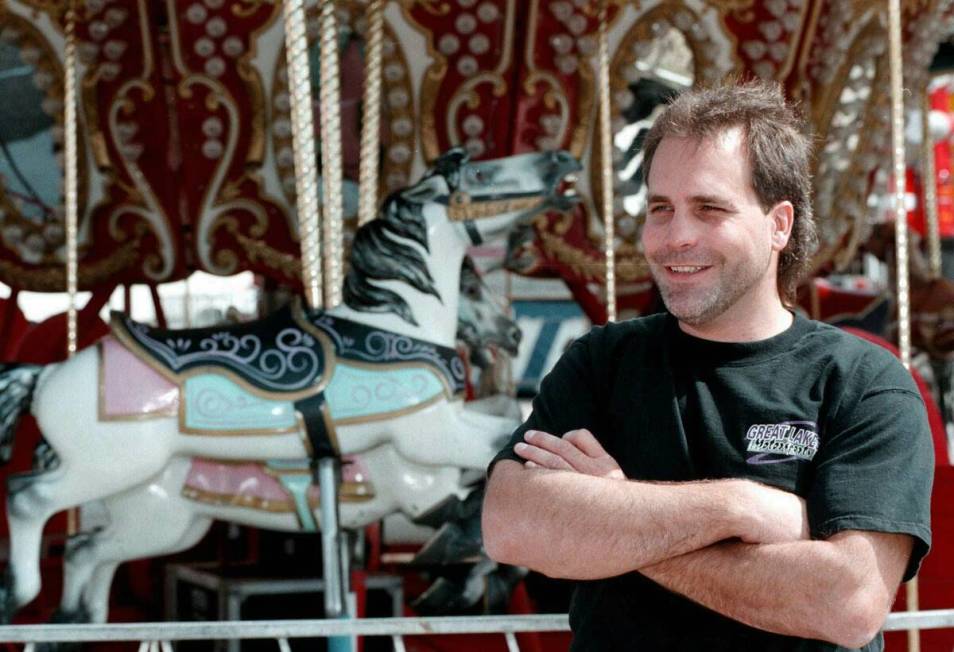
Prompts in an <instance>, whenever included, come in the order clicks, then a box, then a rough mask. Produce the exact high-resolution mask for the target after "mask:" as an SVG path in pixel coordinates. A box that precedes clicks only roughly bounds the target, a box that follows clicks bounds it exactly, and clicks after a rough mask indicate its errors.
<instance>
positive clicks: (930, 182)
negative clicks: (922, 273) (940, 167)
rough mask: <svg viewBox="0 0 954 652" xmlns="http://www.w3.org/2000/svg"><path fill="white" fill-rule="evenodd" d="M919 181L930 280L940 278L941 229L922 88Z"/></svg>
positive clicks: (926, 98) (927, 101) (928, 110)
mask: <svg viewBox="0 0 954 652" xmlns="http://www.w3.org/2000/svg"><path fill="white" fill-rule="evenodd" d="M921 113H922V115H923V120H922V121H921V126H922V132H921V180H922V185H923V186H924V220H925V223H926V224H925V228H926V230H927V246H928V264H929V266H930V270H931V278H940V277H941V230H940V229H941V227H940V224H939V223H938V218H937V170H936V169H935V162H934V138H933V137H932V136H931V126H930V120H929V119H928V118H929V116H930V115H931V95H930V93H929V92H928V87H925V88H924V98H923V106H922V109H921Z"/></svg>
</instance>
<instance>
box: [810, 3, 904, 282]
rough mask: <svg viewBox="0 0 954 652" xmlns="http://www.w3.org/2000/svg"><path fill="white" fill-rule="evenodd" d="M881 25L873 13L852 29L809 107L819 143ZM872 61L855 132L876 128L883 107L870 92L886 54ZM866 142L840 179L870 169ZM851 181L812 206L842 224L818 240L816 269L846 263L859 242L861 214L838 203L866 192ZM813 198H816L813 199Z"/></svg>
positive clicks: (879, 81) (881, 78) (882, 76)
mask: <svg viewBox="0 0 954 652" xmlns="http://www.w3.org/2000/svg"><path fill="white" fill-rule="evenodd" d="M881 31H882V29H881V26H880V23H879V20H878V18H877V16H873V17H872V18H871V19H870V20H869V21H868V23H867V24H866V25H864V26H863V27H862V28H861V29H859V30H858V31H857V32H856V33H855V37H854V39H853V40H852V44H851V47H850V48H849V49H848V51H847V52H846V54H845V58H844V60H843V62H842V64H841V66H840V67H839V70H838V74H837V76H836V77H835V80H833V82H832V83H831V84H829V85H828V87H827V90H828V93H827V94H826V95H825V97H824V99H823V100H821V101H820V105H816V110H814V111H812V121H813V126H814V128H815V130H816V134H817V140H818V142H820V143H825V142H827V141H828V134H829V132H830V130H831V121H832V119H833V117H834V115H835V112H836V111H837V109H838V102H839V99H840V97H841V93H842V91H843V90H844V87H845V85H846V83H847V80H848V78H849V75H850V73H851V69H852V67H854V66H855V65H857V63H858V62H859V60H861V54H862V52H864V51H865V45H866V44H867V43H868V42H869V41H870V40H871V39H872V38H877V37H878V35H879V34H880V33H881ZM872 60H873V62H874V65H875V73H874V77H873V79H872V83H871V89H872V92H871V93H870V94H869V96H868V100H867V102H866V103H865V105H864V108H863V109H862V111H861V114H860V116H859V118H860V120H861V126H860V128H859V129H858V133H859V134H866V133H867V134H870V133H873V132H874V131H876V130H877V125H878V122H879V115H878V114H879V113H880V112H881V111H882V110H883V109H884V108H885V106H884V105H885V103H886V101H887V98H886V97H883V96H882V95H881V94H879V93H876V92H874V89H876V88H882V87H883V85H884V84H885V83H887V81H886V75H887V72H886V68H887V54H886V53H885V54H882V55H881V56H878V57H875V58H873V59H872ZM867 145H868V139H865V138H860V139H859V140H858V145H857V146H856V147H855V150H854V151H853V152H851V158H850V163H849V166H848V168H847V169H846V170H845V171H844V172H843V173H842V174H841V175H840V177H841V178H843V179H852V178H860V177H861V176H867V175H868V173H870V170H864V169H861V162H862V160H863V159H864V153H865V147H866V146H867ZM820 164H821V159H820V157H819V156H818V155H816V156H815V159H814V162H813V164H812V178H813V179H817V178H818V177H817V172H818V168H819V165H820ZM852 186H853V184H848V183H840V184H837V187H836V189H835V191H834V192H833V194H832V198H831V205H830V206H817V205H816V207H815V208H816V210H819V209H821V210H824V211H825V214H823V215H820V216H819V218H818V219H827V220H838V221H839V222H841V223H843V228H840V229H839V237H838V238H837V239H835V240H833V241H831V242H819V246H818V251H816V252H815V256H814V258H813V259H812V269H813V270H817V269H820V268H822V267H823V266H825V265H827V264H828V263H833V264H834V266H835V267H836V268H839V267H842V266H844V265H845V264H847V263H848V262H849V261H850V260H851V259H852V258H853V257H854V254H855V251H856V250H857V247H858V245H859V240H860V237H861V231H862V227H863V221H864V219H865V215H847V216H846V215H845V213H844V212H843V211H842V207H849V206H853V205H859V204H861V205H863V204H864V201H865V197H866V195H867V189H866V190H865V191H863V192H862V193H861V195H859V194H858V193H857V192H856V191H855V190H854V189H853V188H852ZM816 201H817V200H816Z"/></svg>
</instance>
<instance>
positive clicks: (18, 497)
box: [0, 471, 61, 623]
mask: <svg viewBox="0 0 954 652" xmlns="http://www.w3.org/2000/svg"><path fill="white" fill-rule="evenodd" d="M55 475H61V474H60V473H59V472H58V471H52V472H46V473H37V474H32V473H31V474H24V475H18V476H11V477H10V478H9V479H8V482H7V486H8V490H9V491H8V495H7V525H8V528H9V531H10V560H9V563H8V566H7V571H6V573H5V575H4V577H3V586H2V588H0V597H2V599H0V622H4V623H7V622H10V618H11V617H12V616H13V612H14V611H15V610H16V609H17V608H18V607H21V606H23V605H25V604H26V603H28V602H30V601H31V600H32V599H33V598H35V597H36V596H37V594H38V593H39V592H40V564H39V562H40V542H41V539H42V536H43V526H44V525H45V524H46V521H47V520H48V519H49V518H50V516H52V515H53V514H54V513H55V512H56V511H59V510H58V509H51V507H50V502H49V500H48V493H47V489H48V487H49V484H50V482H52V481H53V480H54V479H53V478H51V477H50V476H55Z"/></svg>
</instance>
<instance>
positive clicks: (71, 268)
mask: <svg viewBox="0 0 954 652" xmlns="http://www.w3.org/2000/svg"><path fill="white" fill-rule="evenodd" d="M74 4H75V3H73V2H70V3H69V5H68V6H67V12H66V34H65V37H66V38H65V46H64V53H63V78H64V88H63V106H64V115H63V135H64V139H65V141H64V144H63V145H64V146H63V150H64V151H63V155H64V178H63V200H64V208H65V222H66V224H65V231H66V292H67V294H68V295H69V307H68V309H67V311H66V352H67V355H68V356H69V357H72V356H73V355H74V354H75V353H76V349H77V342H78V340H79V338H78V335H77V324H76V292H77V285H78V261H77V248H78V245H77V230H78V222H79V219H78V213H79V179H78V177H79V165H78V159H79V153H78V129H77V102H76V65H77V59H76V9H75V6H74Z"/></svg>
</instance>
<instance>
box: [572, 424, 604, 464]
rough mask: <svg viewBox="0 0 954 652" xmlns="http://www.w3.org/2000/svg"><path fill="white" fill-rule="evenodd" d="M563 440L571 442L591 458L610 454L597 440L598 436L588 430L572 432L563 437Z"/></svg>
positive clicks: (582, 429) (581, 429)
mask: <svg viewBox="0 0 954 652" xmlns="http://www.w3.org/2000/svg"><path fill="white" fill-rule="evenodd" d="M563 439H564V440H566V441H569V442H571V443H572V444H573V445H574V446H576V447H577V448H579V449H580V450H581V451H583V452H584V453H586V454H587V455H589V456H590V457H603V456H604V455H607V454H608V453H607V452H606V449H604V448H603V446H602V445H601V444H600V442H599V440H598V439H597V438H596V435H594V434H593V433H592V432H590V431H589V430H587V429H586V428H579V429H577V430H571V431H569V432H568V433H566V434H565V435H563Z"/></svg>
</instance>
